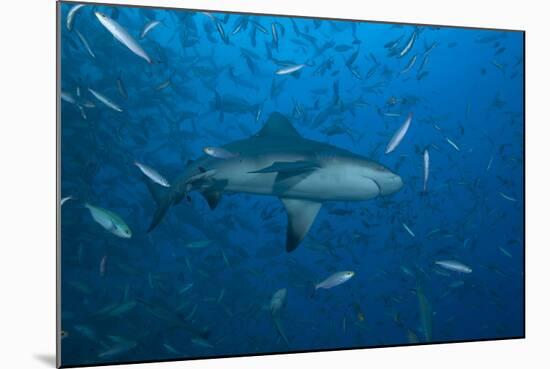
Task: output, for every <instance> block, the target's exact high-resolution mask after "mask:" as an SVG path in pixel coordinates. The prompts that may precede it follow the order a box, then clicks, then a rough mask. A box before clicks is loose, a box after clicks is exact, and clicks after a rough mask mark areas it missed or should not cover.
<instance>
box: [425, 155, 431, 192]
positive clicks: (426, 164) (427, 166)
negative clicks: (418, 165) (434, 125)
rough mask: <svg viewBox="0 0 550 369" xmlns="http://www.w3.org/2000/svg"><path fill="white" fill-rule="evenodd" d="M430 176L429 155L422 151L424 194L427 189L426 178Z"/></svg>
mask: <svg viewBox="0 0 550 369" xmlns="http://www.w3.org/2000/svg"><path fill="white" fill-rule="evenodd" d="M429 175H430V154H429V153H428V149H426V150H424V192H426V190H427V189H428V177H429Z"/></svg>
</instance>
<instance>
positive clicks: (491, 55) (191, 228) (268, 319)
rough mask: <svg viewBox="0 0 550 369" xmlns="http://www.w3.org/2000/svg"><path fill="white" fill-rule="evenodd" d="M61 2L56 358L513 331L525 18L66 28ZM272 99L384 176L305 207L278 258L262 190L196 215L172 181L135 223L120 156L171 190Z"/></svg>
mask: <svg viewBox="0 0 550 369" xmlns="http://www.w3.org/2000/svg"><path fill="white" fill-rule="evenodd" d="M74 6H75V4H74V3H62V4H61V6H60V16H59V21H60V28H59V30H60V42H61V43H60V63H61V76H60V77H61V81H60V88H61V90H62V96H61V97H62V101H61V124H60V127H61V196H62V197H63V198H66V197H68V196H70V199H67V200H66V201H64V202H63V205H62V208H61V209H62V210H61V300H62V303H61V326H62V330H63V332H62V333H61V335H62V338H61V359H62V364H63V365H65V366H68V365H87V364H99V363H110V362H134V361H150V360H177V359H186V358H201V357H216V356H232V355H253V354H260V353H273V352H278V353H283V352H296V351H308V350H327V349H340V348H356V347H373V346H387V345H403V344H413V343H424V342H449V341H463V340H480V339H499V338H511V337H521V336H523V335H524V237H523V236H524V212H523V209H524V163H523V159H524V156H523V155H524V154H523V153H524V132H523V131H524V121H523V117H524V110H523V109H524V106H523V94H524V91H523V78H524V76H523V68H524V65H523V57H524V55H523V45H524V39H523V33H521V32H512V31H496V30H479V29H463V28H450V27H430V26H414V25H399V24H385V23H372V22H348V21H336V20H316V19H305V18H292V19H291V18H288V17H274V16H255V15H254V16H252V15H242V14H226V13H216V12H200V11H197V12H195V11H185V10H168V9H151V8H133V7H119V6H92V5H87V6H84V7H82V8H80V9H78V10H77V11H76V12H75V13H73V16H74V17H73V18H72V21H71V22H70V27H69V26H68V25H67V17H68V13H69V11H70V10H71V9H72V8H73V7H74ZM95 12H101V13H104V14H105V15H106V17H108V18H109V19H111V20H112V21H114V22H116V23H117V24H118V25H119V26H120V27H123V28H124V29H125V30H126V31H125V32H127V34H128V35H130V37H131V38H132V39H133V40H134V41H135V44H137V45H139V46H140V47H141V50H142V51H143V52H141V51H140V50H138V49H136V48H135V47H134V52H133V51H132V50H131V48H130V47H127V46H126V45H124V44H123V42H120V41H119V40H117V39H116V38H115V37H113V35H112V34H111V33H110V31H109V30H108V29H107V27H105V26H104V25H103V24H102V23H101V22H100V20H99V17H98V16H96V14H95ZM155 20H156V21H159V22H160V23H159V24H158V25H156V26H154V27H153V28H151V29H150V31H149V32H148V33H147V34H146V35H145V37H143V38H140V34H141V33H142V30H143V29H144V27H145V25H147V24H149V25H153V24H152V23H150V22H152V21H155ZM69 28H70V30H69ZM135 44H134V45H135ZM139 54H141V56H140V55H139ZM144 55H145V56H144ZM147 59H149V60H147ZM292 67H296V69H298V70H297V71H294V72H289V68H292ZM277 72H279V73H277ZM274 112H279V113H281V114H282V115H283V116H285V117H286V118H287V119H289V121H290V122H291V123H292V125H293V126H294V128H295V129H296V130H297V131H298V133H299V134H300V135H301V136H303V137H305V138H307V139H310V140H315V141H318V142H322V143H327V144H330V145H333V146H335V147H339V148H341V149H345V150H348V151H350V152H353V153H355V154H358V155H361V156H363V157H366V158H368V159H370V160H373V161H375V162H377V163H380V164H381V165H383V166H384V167H386V168H388V169H389V170H391V171H392V172H394V173H396V174H398V175H399V176H400V177H401V178H402V181H403V187H402V188H401V189H400V190H399V191H398V192H396V193H394V194H391V195H388V196H378V197H376V198H374V199H370V200H366V201H355V202H354V201H327V202H324V203H323V205H322V207H321V209H320V211H319V213H318V215H317V217H316V219H315V221H314V223H313V225H312V226H311V229H310V230H309V232H308V233H307V235H306V236H305V239H304V240H303V241H302V242H301V243H300V244H299V245H298V247H297V248H296V250H294V251H292V252H286V250H285V242H286V232H287V214H286V212H285V210H284V207H283V205H282V203H281V201H280V200H279V199H278V198H277V197H274V196H259V195H255V194H246V193H234V194H231V193H224V194H223V196H222V198H221V200H220V202H219V204H218V205H217V206H216V208H215V209H213V210H212V209H210V207H209V205H208V203H207V201H206V200H205V199H204V198H203V196H201V194H200V193H199V192H198V191H190V192H189V193H188V194H186V196H184V198H182V199H179V200H180V202H179V203H178V204H173V206H171V207H170V209H169V210H168V212H167V214H166V215H165V216H164V217H163V219H162V220H161V222H160V223H159V225H158V226H157V227H156V228H155V229H153V230H152V231H150V232H148V231H147V230H148V228H149V226H150V223H151V219H152V218H153V215H154V214H155V211H156V207H157V206H156V204H155V201H154V199H153V197H152V196H151V194H150V193H149V190H148V187H147V185H146V183H145V181H144V174H143V173H142V171H140V169H139V168H138V166H136V165H135V162H138V163H141V164H144V165H146V166H147V167H149V168H153V169H154V171H156V172H157V173H158V174H159V175H160V176H163V177H164V178H166V180H167V181H168V182H170V183H171V184H172V188H173V187H174V186H175V183H178V182H177V181H178V177H179V176H180V175H181V174H182V173H184V171H185V170H186V168H189V166H190V165H192V164H191V163H190V161H191V160H196V159H198V158H200V157H202V156H204V155H205V153H204V151H203V150H204V148H205V147H213V148H214V149H216V150H218V151H220V148H221V147H222V146H224V145H226V144H228V143H231V142H233V141H236V140H241V139H246V138H248V137H251V136H253V135H255V134H256V133H257V132H258V131H259V130H260V129H261V128H262V127H263V125H264V124H265V122H266V121H267V120H268V118H269V117H270V116H271V114H272V113H274ZM409 114H412V121H411V123H410V126H409V128H408V130H407V131H406V134H405V136H404V137H403V139H402V140H401V142H400V143H399V145H398V146H397V147H396V148H395V150H394V151H392V152H390V153H388V154H386V153H385V151H387V150H386V148H387V146H388V143H389V142H390V140H391V139H392V137H394V135H395V134H396V132H398V131H399V130H400V127H402V125H403V123H404V122H405V121H406V119H407V117H408V116H409ZM425 151H427V152H428V153H429V170H428V172H429V177H428V180H427V183H426V190H425V191H424V175H425V168H424V153H425ZM218 154H219V153H218ZM229 154H232V153H229ZM233 154H234V153H233ZM234 155H236V154H234ZM220 160H226V159H220ZM202 169H203V168H201V170H202ZM207 170H208V168H204V171H207ZM314 170H317V169H314ZM149 174H150V173H149ZM199 174H200V173H199ZM203 174H204V173H203ZM207 174H208V173H207ZM154 176H155V175H154V174H153V177H154ZM214 177H215V175H214ZM87 204H88V205H87ZM90 205H91V206H93V207H92V208H90ZM94 209H95V212H96V213H95V214H96V217H95V219H94V216H93V212H94ZM107 211H108V212H107ZM124 224H125V225H127V227H128V228H129V229H130V230H131V237H130V238H128V237H120V236H121V233H120V232H119V233H118V235H117V230H120V229H122V230H124ZM121 227H122V228H121ZM449 261H450V262H451V263H450V264H451V265H450V266H449V263H448V262H449ZM441 262H443V263H441ZM453 266H454V268H453ZM457 269H458V270H457ZM341 271H353V272H354V275H353V277H352V278H351V279H349V280H348V281H346V282H344V283H342V284H340V285H337V286H334V287H332V288H329V289H318V290H315V289H314V286H315V285H316V284H317V283H320V282H322V281H323V280H325V279H326V278H328V277H330V276H331V275H332V274H334V273H337V272H341ZM281 289H286V295H285V294H284V293H281V294H280V295H284V297H285V298H284V301H281V302H282V306H281V307H280V308H277V309H276V310H277V311H276V312H274V308H273V301H272V299H273V296H274V295H275V294H276V292H277V291H280V290H281ZM280 295H279V296H280Z"/></svg>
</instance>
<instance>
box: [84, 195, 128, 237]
mask: <svg viewBox="0 0 550 369" xmlns="http://www.w3.org/2000/svg"><path fill="white" fill-rule="evenodd" d="M84 207H85V208H87V209H88V210H90V214H91V215H92V218H93V219H94V220H95V221H96V222H97V223H98V224H99V225H101V226H102V227H103V228H105V229H106V230H107V231H109V232H111V233H112V234H114V235H115V236H118V237H121V238H131V237H132V231H131V230H130V227H128V225H127V224H126V223H125V222H124V220H122V218H121V217H120V216H118V215H117V214H115V213H113V212H112V211H109V210H107V209H103V208H100V207H98V206H93V205H90V204H88V203H86V204H84Z"/></svg>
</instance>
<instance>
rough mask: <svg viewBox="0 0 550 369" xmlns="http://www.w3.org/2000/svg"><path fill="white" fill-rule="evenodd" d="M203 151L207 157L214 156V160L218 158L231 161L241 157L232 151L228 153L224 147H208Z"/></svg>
mask: <svg viewBox="0 0 550 369" xmlns="http://www.w3.org/2000/svg"><path fill="white" fill-rule="evenodd" d="M203 151H204V153H205V154H206V155H210V156H212V157H214V158H218V159H231V158H234V157H236V156H239V154H234V153H232V152H230V151H227V150H226V149H224V148H223V147H211V146H208V147H205V148H204V149H203Z"/></svg>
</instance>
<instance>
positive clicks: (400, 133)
mask: <svg viewBox="0 0 550 369" xmlns="http://www.w3.org/2000/svg"><path fill="white" fill-rule="evenodd" d="M412 117H413V115H412V113H409V115H408V116H407V119H405V122H403V124H402V125H401V127H400V128H399V129H398V130H397V132H395V134H394V135H393V137H392V138H391V140H390V142H389V143H388V146H387V147H386V154H389V153H391V152H392V151H393V150H395V149H396V148H397V146H398V145H399V143H401V140H403V137H405V135H406V134H407V131H408V129H409V126H410V125H411V121H412Z"/></svg>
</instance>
